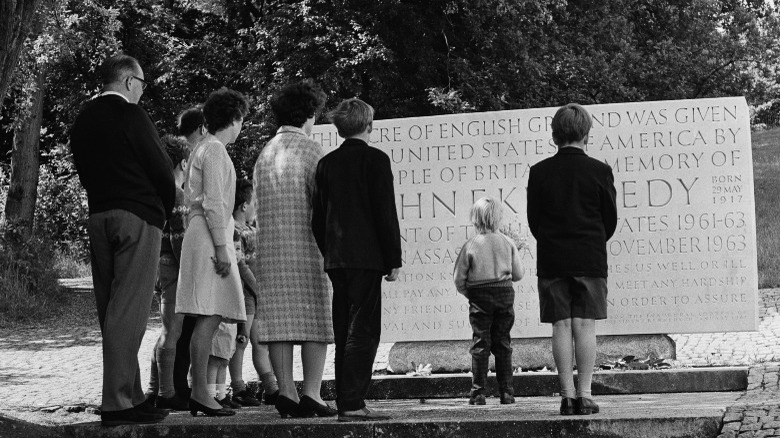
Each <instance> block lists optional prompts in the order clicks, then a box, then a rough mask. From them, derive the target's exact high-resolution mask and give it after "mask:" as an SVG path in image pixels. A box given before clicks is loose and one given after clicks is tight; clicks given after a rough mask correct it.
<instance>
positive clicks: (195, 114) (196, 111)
mask: <svg viewBox="0 0 780 438" xmlns="http://www.w3.org/2000/svg"><path fill="white" fill-rule="evenodd" d="M205 123H206V119H205V118H203V105H198V106H194V107H192V108H188V109H186V110H184V111H182V112H181V114H179V117H178V118H177V120H176V128H177V129H178V130H179V135H183V136H185V137H188V136H189V135H190V134H192V133H193V132H195V130H196V129H198V128H200V127H201V126H203V125H204V124H205Z"/></svg>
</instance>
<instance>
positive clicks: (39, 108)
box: [5, 67, 46, 236]
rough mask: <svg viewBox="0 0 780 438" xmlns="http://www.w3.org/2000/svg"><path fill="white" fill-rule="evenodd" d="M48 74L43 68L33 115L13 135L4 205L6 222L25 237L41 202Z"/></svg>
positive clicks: (39, 76)
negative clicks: (38, 201) (43, 133)
mask: <svg viewBox="0 0 780 438" xmlns="http://www.w3.org/2000/svg"><path fill="white" fill-rule="evenodd" d="M45 74H46V73H45V68H44V67H41V70H40V71H39V72H38V77H37V78H36V86H37V89H36V91H35V94H34V95H33V101H32V107H31V108H30V115H29V117H28V118H27V119H26V120H24V121H23V122H22V123H21V125H20V126H19V127H18V128H17V129H16V130H15V131H14V145H13V151H12V152H11V183H10V186H9V188H8V199H7V200H6V203H5V219H6V223H8V224H15V225H16V226H17V227H21V229H20V230H19V231H21V232H22V233H23V235H25V236H27V235H29V234H30V232H31V231H32V226H33V221H34V217H35V202H36V200H37V199H38V176H39V163H40V158H39V157H40V151H39V143H40V138H41V119H43V96H44V87H45V86H46V81H45Z"/></svg>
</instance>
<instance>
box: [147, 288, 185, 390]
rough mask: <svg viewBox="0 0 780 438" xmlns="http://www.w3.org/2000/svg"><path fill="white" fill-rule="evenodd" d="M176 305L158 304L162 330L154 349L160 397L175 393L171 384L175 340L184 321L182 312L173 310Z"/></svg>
mask: <svg viewBox="0 0 780 438" xmlns="http://www.w3.org/2000/svg"><path fill="white" fill-rule="evenodd" d="M175 309H176V305H175V304H169V303H162V304H161V305H160V317H161V319H162V323H163V326H162V330H161V331H160V338H159V339H158V340H157V345H156V346H155V349H154V355H155V360H156V362H157V376H158V377H157V378H158V381H159V386H160V389H159V394H160V396H161V397H165V398H171V397H173V396H174V395H176V390H175V388H174V385H173V368H174V364H175V362H176V341H178V340H179V336H180V335H181V324H182V322H183V321H184V314H181V313H176V312H175Z"/></svg>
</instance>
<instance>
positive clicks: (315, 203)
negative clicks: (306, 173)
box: [311, 160, 328, 257]
mask: <svg viewBox="0 0 780 438" xmlns="http://www.w3.org/2000/svg"><path fill="white" fill-rule="evenodd" d="M324 168H325V166H324V164H323V160H320V162H319V163H318V164H317V171H316V174H315V177H314V194H313V195H312V214H311V231H312V234H314V240H315V241H317V247H318V248H319V249H320V254H322V256H323V257H325V251H326V248H325V219H326V213H327V207H328V187H327V186H326V185H325V175H324V172H325V170H324Z"/></svg>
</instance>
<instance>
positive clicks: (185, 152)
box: [162, 134, 190, 167]
mask: <svg viewBox="0 0 780 438" xmlns="http://www.w3.org/2000/svg"><path fill="white" fill-rule="evenodd" d="M162 143H163V147H164V148H165V153H166V154H168V158H170V159H171V163H173V167H176V166H178V165H179V163H181V162H182V161H184V160H186V159H187V158H189V157H190V148H189V144H188V143H187V140H185V139H184V138H182V137H177V136H175V135H171V134H166V135H164V136H163V138H162Z"/></svg>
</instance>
